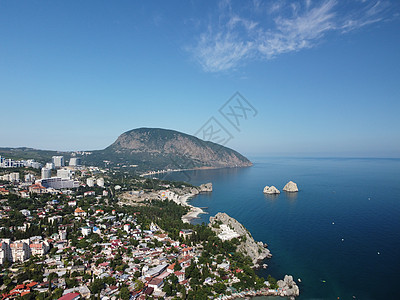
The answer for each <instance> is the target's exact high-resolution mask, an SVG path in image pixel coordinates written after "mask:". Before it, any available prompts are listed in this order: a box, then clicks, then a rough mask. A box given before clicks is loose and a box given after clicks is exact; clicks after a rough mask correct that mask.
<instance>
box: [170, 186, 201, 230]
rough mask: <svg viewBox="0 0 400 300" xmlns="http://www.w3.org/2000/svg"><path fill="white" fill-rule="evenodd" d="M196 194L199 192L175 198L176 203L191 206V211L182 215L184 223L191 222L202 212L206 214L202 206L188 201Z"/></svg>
mask: <svg viewBox="0 0 400 300" xmlns="http://www.w3.org/2000/svg"><path fill="white" fill-rule="evenodd" d="M196 195H198V194H193V193H190V194H184V195H183V196H179V197H177V198H174V199H173V201H174V202H175V203H177V204H179V205H182V206H185V207H189V208H190V211H188V212H187V213H186V214H185V215H183V216H182V221H183V222H184V223H190V221H192V220H193V219H197V218H198V216H199V215H200V214H206V212H205V211H204V210H202V209H201V208H200V207H196V206H193V205H191V204H189V203H188V201H189V199H191V198H193V197H194V196H196Z"/></svg>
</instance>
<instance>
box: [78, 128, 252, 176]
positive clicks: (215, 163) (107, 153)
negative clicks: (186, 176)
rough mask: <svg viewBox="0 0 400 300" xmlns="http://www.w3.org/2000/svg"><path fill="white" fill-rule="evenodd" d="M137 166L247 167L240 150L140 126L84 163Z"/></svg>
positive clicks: (86, 159)
mask: <svg viewBox="0 0 400 300" xmlns="http://www.w3.org/2000/svg"><path fill="white" fill-rule="evenodd" d="M104 160H106V161H110V162H111V163H112V164H126V165H137V170H138V171H148V170H167V169H175V170H176V169H198V168H227V167H248V166H251V165H252V163H251V162H250V161H249V160H248V159H247V158H246V157H244V156H243V155H241V154H240V153H238V152H236V151H234V150H232V149H230V148H227V147H224V146H222V145H219V144H216V143H213V142H209V141H203V140H201V139H199V138H197V137H195V136H192V135H188V134H185V133H182V132H178V131H174V130H167V129H161V128H138V129H133V130H130V131H127V132H125V133H123V134H121V135H120V136H119V137H118V138H117V140H116V141H115V142H114V143H113V144H112V145H110V146H109V147H107V148H105V149H104V150H97V151H93V152H92V154H91V155H88V156H86V157H85V158H84V162H85V164H94V163H96V164H101V163H102V162H103V161H104Z"/></svg>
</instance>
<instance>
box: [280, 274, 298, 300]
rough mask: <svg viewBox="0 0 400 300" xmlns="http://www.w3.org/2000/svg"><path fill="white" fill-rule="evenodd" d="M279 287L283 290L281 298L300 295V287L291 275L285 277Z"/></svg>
mask: <svg viewBox="0 0 400 300" xmlns="http://www.w3.org/2000/svg"><path fill="white" fill-rule="evenodd" d="M277 284H278V287H279V288H280V289H281V291H280V296H288V297H297V296H299V295H300V290H299V287H298V286H297V285H296V282H295V281H294V280H293V277H292V276H290V275H285V277H284V279H283V280H278V282H277Z"/></svg>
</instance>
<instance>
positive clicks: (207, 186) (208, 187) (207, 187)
mask: <svg viewBox="0 0 400 300" xmlns="http://www.w3.org/2000/svg"><path fill="white" fill-rule="evenodd" d="M212 189H213V187H212V183H211V182H209V183H204V184H201V185H200V186H199V192H200V193H210V192H212Z"/></svg>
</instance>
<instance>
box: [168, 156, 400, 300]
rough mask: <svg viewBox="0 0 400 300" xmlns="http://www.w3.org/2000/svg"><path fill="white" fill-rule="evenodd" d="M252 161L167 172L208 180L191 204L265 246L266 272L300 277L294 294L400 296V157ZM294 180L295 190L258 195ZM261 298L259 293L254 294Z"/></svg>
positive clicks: (203, 219) (205, 217)
mask: <svg viewBox="0 0 400 300" xmlns="http://www.w3.org/2000/svg"><path fill="white" fill-rule="evenodd" d="M252 161H253V162H254V166H253V167H250V168H242V169H221V170H204V171H191V172H185V173H184V174H182V173H172V174H170V175H168V176H167V178H168V179H176V180H177V179H179V180H190V182H191V183H193V184H201V183H205V182H212V183H213V188H214V190H213V192H212V193H211V194H209V195H200V196H197V197H196V198H194V199H193V200H191V204H193V205H195V206H199V207H205V209H204V210H205V211H206V212H207V213H208V214H206V215H201V218H200V219H197V220H195V221H194V223H196V222H208V219H209V217H210V215H215V214H216V213H218V212H226V213H228V214H229V215H230V216H232V217H234V218H236V219H237V220H238V221H239V222H241V223H242V224H243V225H245V227H247V228H248V229H249V230H250V232H251V233H252V234H253V237H254V238H255V239H256V240H261V241H263V242H265V243H267V244H268V245H269V249H270V250H271V252H272V254H273V257H272V258H271V259H269V260H267V261H266V263H267V264H268V265H269V267H268V269H266V270H259V271H258V273H259V275H261V276H264V277H265V278H266V277H267V275H268V274H271V275H272V276H274V277H276V278H282V277H283V276H284V275H285V274H291V275H293V277H294V278H295V279H297V278H301V280H302V283H300V284H299V287H300V292H301V296H300V297H299V299H354V298H355V299H400V294H399V289H398V285H397V284H399V283H400V159H353V158H351V159H343V158H260V157H255V158H252ZM289 180H293V181H294V182H296V183H297V184H298V187H299V190H300V191H299V192H298V193H296V194H287V193H285V192H282V193H281V194H280V195H278V196H267V195H264V194H263V192H262V191H263V188H264V186H265V185H275V186H276V187H277V188H278V189H279V190H281V191H282V188H283V186H284V185H285V184H286V183H287V182H288V181H289ZM259 299H260V298H259Z"/></svg>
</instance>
